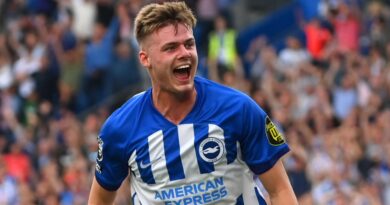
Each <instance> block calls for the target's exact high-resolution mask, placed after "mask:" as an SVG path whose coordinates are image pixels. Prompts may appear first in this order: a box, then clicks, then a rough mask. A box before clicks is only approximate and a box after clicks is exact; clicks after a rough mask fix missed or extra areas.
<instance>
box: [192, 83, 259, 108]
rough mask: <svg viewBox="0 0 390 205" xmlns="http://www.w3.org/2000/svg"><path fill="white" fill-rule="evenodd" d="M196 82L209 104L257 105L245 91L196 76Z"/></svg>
mask: <svg viewBox="0 0 390 205" xmlns="http://www.w3.org/2000/svg"><path fill="white" fill-rule="evenodd" d="M196 83H197V84H198V85H199V87H200V88H201V91H202V95H204V96H205V98H206V102H207V103H211V104H219V105H221V106H224V107H225V106H227V107H235V108H239V109H242V108H245V107H259V106H258V105H257V103H256V102H254V101H253V100H252V98H250V97H249V96H248V95H247V94H246V93H244V92H242V91H240V90H237V89H234V88H231V87H228V86H225V85H222V84H219V83H216V82H214V81H211V80H208V79H205V78H202V77H197V78H196Z"/></svg>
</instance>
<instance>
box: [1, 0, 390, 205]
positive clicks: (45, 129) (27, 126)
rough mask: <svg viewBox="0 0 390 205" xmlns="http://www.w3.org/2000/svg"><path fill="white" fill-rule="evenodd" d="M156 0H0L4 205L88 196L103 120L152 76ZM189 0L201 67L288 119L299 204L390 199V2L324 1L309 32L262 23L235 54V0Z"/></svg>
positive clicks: (46, 204)
mask: <svg viewBox="0 0 390 205" xmlns="http://www.w3.org/2000/svg"><path fill="white" fill-rule="evenodd" d="M148 2H152V1H148V0H121V1H115V0H61V1H45V0H8V1H0V150H1V155H0V204H7V205H18V204H22V205H28V204H42V205H55V204H61V205H70V204H86V202H87V199H88V193H89V188H90V185H91V180H92V176H93V173H94V166H95V157H96V151H97V146H98V144H97V135H98V132H99V129H100V126H101V125H102V123H103V121H104V120H105V119H106V117H107V116H108V115H109V114H110V112H112V110H113V109H114V108H115V107H116V106H118V105H119V104H121V103H122V102H123V101H124V100H126V99H127V98H128V97H129V96H131V95H133V94H135V93H137V92H139V91H141V90H143V89H145V88H147V87H148V85H149V80H148V79H147V75H146V74H145V71H144V69H142V68H141V67H140V65H139V63H138V61H137V53H138V47H137V44H136V43H135V40H134V37H133V34H132V23H133V18H134V16H135V14H136V13H137V11H138V10H139V9H140V7H141V6H142V5H144V4H145V3H148ZM153 2H156V1H153ZM157 2H158V1H157ZM186 2H187V3H188V4H189V6H190V7H192V8H193V10H194V11H195V14H196V16H197V17H198V20H199V22H198V23H199V24H198V27H197V28H196V29H195V33H194V34H195V37H196V38H197V47H198V51H199V56H200V68H199V75H202V76H204V77H207V78H210V79H213V80H215V81H218V82H220V83H223V84H226V85H229V86H231V87H234V88H237V89H239V90H241V91H243V92H245V93H247V94H248V95H250V96H251V97H252V98H253V99H254V100H255V101H256V102H257V103H258V104H259V105H261V106H262V107H263V108H264V110H266V111H267V112H268V113H269V114H270V115H271V118H272V119H274V121H275V122H276V123H277V125H278V126H279V127H280V128H281V129H282V130H283V133H284V135H285V137H286V139H287V141H288V143H289V145H290V147H291V153H290V154H289V155H288V156H287V157H286V158H285V159H284V163H285V167H286V169H287V170H288V174H289V177H290V180H291V183H292V185H293V188H294V191H295V193H296V195H297V196H298V198H299V201H300V204H304V205H305V204H319V205H322V204H324V205H325V204H331V205H333V204H337V205H342V204H354V205H368V204H370V205H377V204H378V205H379V204H390V109H389V108H390V39H389V37H390V30H389V28H390V8H389V5H388V4H386V3H381V1H365V2H364V3H363V4H364V5H361V4H358V3H357V1H353V0H352V1H343V0H333V1H331V0H329V1H326V0H322V1H320V2H321V3H320V5H319V14H320V15H319V17H318V18H314V19H311V20H310V21H308V22H304V21H302V23H301V26H302V27H301V30H302V31H303V32H304V33H305V37H306V38H305V41H302V39H300V38H298V37H297V36H294V35H291V36H289V37H287V38H286V39H285V40H286V47H284V48H283V49H281V50H279V51H278V50H276V48H274V47H273V46H272V44H271V43H269V42H267V38H266V37H265V36H259V37H258V38H256V39H255V40H254V41H253V42H252V43H251V45H250V48H249V49H248V51H247V52H246V53H245V54H243V55H239V54H238V53H237V50H236V47H235V38H236V37H237V32H238V31H237V29H235V28H234V26H232V24H231V20H232V19H233V18H234V15H233V12H231V7H232V5H233V3H234V1H233V0H230V1H229V0H226V1H218V0H197V1H195V0H193V1H186ZM229 22H230V23H229ZM221 37H222V38H221ZM222 39H223V40H222ZM244 63H246V65H250V66H249V68H246V69H245V66H243V65H244ZM128 189H129V187H128V186H126V184H124V185H123V186H122V187H121V191H120V193H119V195H118V196H117V202H118V204H126V203H127V204H128V203H129V201H130V200H131V199H130V195H129V194H128V191H129V190H128Z"/></svg>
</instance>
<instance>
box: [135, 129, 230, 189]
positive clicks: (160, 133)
mask: <svg viewBox="0 0 390 205" xmlns="http://www.w3.org/2000/svg"><path fill="white" fill-rule="evenodd" d="M234 135H235V134H234V132H232V131H231V130H230V129H226V128H225V129H224V128H223V127H222V126H220V125H216V124H209V123H203V124H180V125H178V126H172V127H169V128H167V129H161V130H157V131H155V132H153V133H151V134H149V135H146V136H142V140H140V141H139V142H138V143H136V145H135V150H134V151H133V152H132V154H131V157H130V158H129V161H128V165H129V167H130V171H131V173H132V174H133V175H134V176H135V178H136V179H137V180H140V181H143V182H145V183H147V184H160V183H167V182H170V181H176V180H182V179H189V178H191V177H197V176H199V175H201V174H206V173H212V172H214V171H215V170H217V169H223V168H224V167H225V166H227V165H228V164H230V163H232V162H233V161H234V160H235V159H236V156H237V141H236V140H235V139H236V137H235V136H234Z"/></svg>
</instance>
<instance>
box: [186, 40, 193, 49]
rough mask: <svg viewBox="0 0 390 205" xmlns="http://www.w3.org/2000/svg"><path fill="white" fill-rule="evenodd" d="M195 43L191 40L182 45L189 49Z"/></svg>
mask: <svg viewBox="0 0 390 205" xmlns="http://www.w3.org/2000/svg"><path fill="white" fill-rule="evenodd" d="M194 45H195V43H194V42H193V41H190V42H187V43H185V44H184V46H185V47H186V48H187V49H190V48H192V47H194Z"/></svg>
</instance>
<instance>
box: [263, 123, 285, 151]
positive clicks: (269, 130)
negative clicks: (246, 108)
mask: <svg viewBox="0 0 390 205" xmlns="http://www.w3.org/2000/svg"><path fill="white" fill-rule="evenodd" d="M265 132H266V134H267V138H268V142H269V143H270V144H271V145H274V146H278V145H281V144H284V143H285V140H284V137H283V135H282V133H280V132H279V130H278V128H277V127H276V126H275V124H274V123H273V122H272V121H271V119H270V118H269V117H268V116H267V117H266V118H265Z"/></svg>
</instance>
